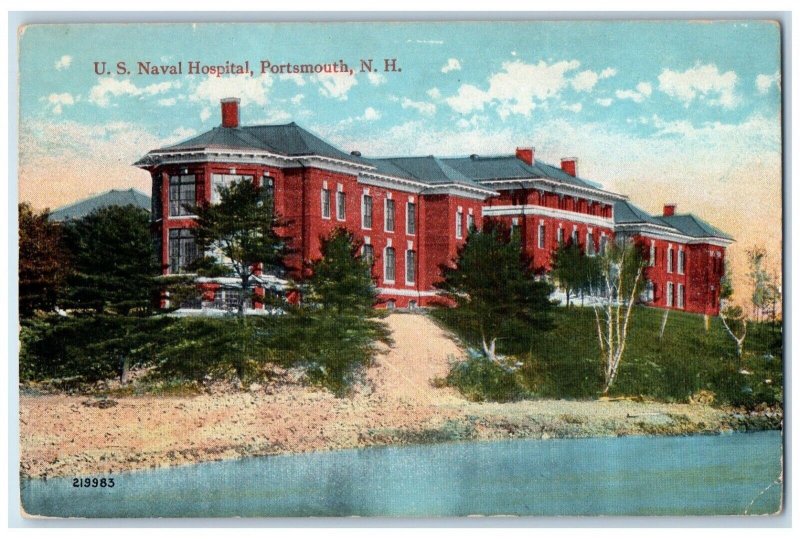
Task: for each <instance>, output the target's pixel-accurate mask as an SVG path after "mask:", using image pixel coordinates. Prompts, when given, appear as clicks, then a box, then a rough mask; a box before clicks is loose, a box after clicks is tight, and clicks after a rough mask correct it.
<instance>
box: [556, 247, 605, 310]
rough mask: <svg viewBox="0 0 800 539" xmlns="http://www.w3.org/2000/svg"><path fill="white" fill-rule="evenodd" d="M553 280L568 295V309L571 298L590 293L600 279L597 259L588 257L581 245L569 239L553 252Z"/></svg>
mask: <svg viewBox="0 0 800 539" xmlns="http://www.w3.org/2000/svg"><path fill="white" fill-rule="evenodd" d="M551 266H552V271H551V276H552V278H553V280H554V281H555V282H556V283H557V284H558V286H559V287H561V288H562V289H563V290H564V292H565V293H566V295H567V307H569V305H570V298H571V297H572V296H573V295H575V294H578V293H580V292H586V293H588V292H589V289H590V287H591V285H592V284H593V283H594V282H596V281H597V278H598V271H599V268H598V264H597V258H595V257H590V256H586V254H585V253H584V252H583V249H581V247H580V245H578V244H577V243H575V242H573V241H572V238H570V239H568V240H567V241H566V242H565V243H564V242H562V243H560V244H559V246H558V247H557V248H556V249H555V250H554V251H553V255H552V263H551Z"/></svg>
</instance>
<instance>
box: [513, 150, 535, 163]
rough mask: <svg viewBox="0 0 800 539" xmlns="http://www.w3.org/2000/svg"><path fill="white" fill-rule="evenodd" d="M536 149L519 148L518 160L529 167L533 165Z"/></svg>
mask: <svg viewBox="0 0 800 539" xmlns="http://www.w3.org/2000/svg"><path fill="white" fill-rule="evenodd" d="M535 151H536V148H517V159H519V160H521V161H525V162H526V163H528V164H529V165H532V164H533V152H535Z"/></svg>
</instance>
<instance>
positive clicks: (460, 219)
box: [456, 210, 464, 239]
mask: <svg viewBox="0 0 800 539" xmlns="http://www.w3.org/2000/svg"><path fill="white" fill-rule="evenodd" d="M463 237H464V212H463V211H461V210H458V211H457V212H456V238H458V239H461V238H463Z"/></svg>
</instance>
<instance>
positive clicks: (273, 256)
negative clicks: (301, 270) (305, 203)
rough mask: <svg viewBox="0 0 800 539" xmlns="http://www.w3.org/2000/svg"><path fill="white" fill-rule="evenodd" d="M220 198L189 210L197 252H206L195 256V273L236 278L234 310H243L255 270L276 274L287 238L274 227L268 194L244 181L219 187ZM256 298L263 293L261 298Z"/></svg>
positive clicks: (278, 222) (275, 217) (281, 265)
mask: <svg viewBox="0 0 800 539" xmlns="http://www.w3.org/2000/svg"><path fill="white" fill-rule="evenodd" d="M219 195H220V202H219V203H215V204H211V203H210V202H205V203H204V204H202V205H201V206H200V207H199V208H197V209H196V210H195V211H196V213H197V219H196V227H195V228H193V229H192V233H193V235H194V237H195V241H196V242H197V248H198V251H199V252H203V253H211V254H209V255H207V256H204V257H202V258H200V259H199V260H197V261H195V263H194V264H193V268H194V269H196V270H197V272H198V274H200V275H206V276H213V277H222V276H231V275H233V276H235V277H237V278H238V279H239V282H240V285H239V306H238V313H239V315H240V316H243V315H244V308H245V304H246V302H247V299H248V297H249V296H248V291H249V290H250V289H251V288H252V287H253V285H252V283H251V281H252V280H253V276H254V275H256V273H257V272H258V271H259V270H260V271H263V272H264V273H267V274H270V275H281V274H282V273H283V272H284V270H285V266H284V257H285V256H286V255H287V254H289V248H288V246H287V241H286V239H285V238H284V237H282V236H281V235H280V234H278V232H277V229H278V228H279V227H281V226H282V225H285V223H284V222H282V221H281V220H280V218H279V217H278V215H277V214H276V212H275V210H274V208H273V200H272V197H270V196H267V195H266V194H265V191H264V190H262V189H260V188H258V187H257V186H255V185H254V184H253V183H252V182H251V181H249V180H241V181H238V182H234V183H232V184H231V185H228V186H222V187H220V188H219ZM261 299H262V301H263V299H264V298H261Z"/></svg>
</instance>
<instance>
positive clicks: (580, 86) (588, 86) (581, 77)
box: [570, 70, 600, 92]
mask: <svg viewBox="0 0 800 539" xmlns="http://www.w3.org/2000/svg"><path fill="white" fill-rule="evenodd" d="M598 80H600V77H599V75H598V74H597V73H595V72H594V71H590V70H586V71H581V72H580V73H578V74H577V75H575V76H574V77H572V80H571V81H570V84H572V87H573V88H574V89H575V91H576V92H590V91H592V88H594V85H595V84H597V81H598Z"/></svg>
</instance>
